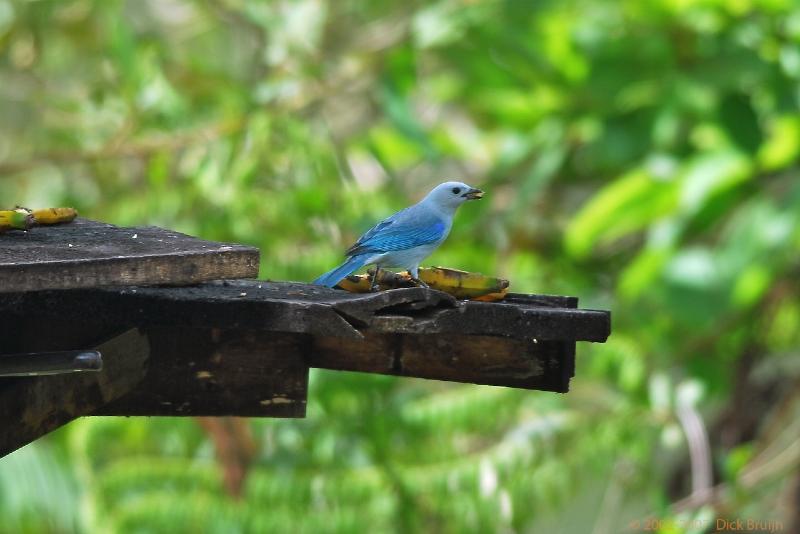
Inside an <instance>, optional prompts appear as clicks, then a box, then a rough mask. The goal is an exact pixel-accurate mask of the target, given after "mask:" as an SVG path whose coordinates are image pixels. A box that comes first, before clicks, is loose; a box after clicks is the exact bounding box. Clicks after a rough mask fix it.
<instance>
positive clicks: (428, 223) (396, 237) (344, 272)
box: [312, 182, 483, 291]
mask: <svg viewBox="0 0 800 534" xmlns="http://www.w3.org/2000/svg"><path fill="white" fill-rule="evenodd" d="M482 197H483V191H481V190H480V189H477V188H475V187H471V186H469V185H467V184H465V183H462V182H444V183H441V184H439V185H437V186H436V187H434V188H433V189H432V190H431V192H430V193H428V194H427V195H426V196H425V198H423V199H422V200H420V201H419V202H417V203H416V204H414V205H413V206H409V207H408V208H405V209H403V210H400V211H398V212H397V213H395V214H394V215H390V216H389V217H387V218H385V219H383V220H382V221H381V222H379V223H378V224H376V225H375V226H373V227H372V228H370V229H369V230H367V231H366V232H365V233H364V235H362V236H361V237H360V238H358V241H356V242H355V244H353V246H351V247H350V248H348V249H347V251H346V252H345V255H346V256H347V259H346V260H345V262H344V263H342V264H341V265H339V266H338V267H336V268H334V269H332V270H330V271H328V272H327V273H325V274H323V275H321V276H320V277H318V278H317V279H316V280H314V281H313V282H312V284H315V285H319V286H325V287H334V286H335V285H336V284H338V283H339V282H340V281H341V280H342V279H343V278H344V277H346V276H348V275H350V274H352V273H354V272H355V271H357V270H358V269H360V268H362V267H364V266H365V265H375V273H374V274H373V276H372V280H371V287H372V290H373V291H375V290H376V289H377V285H376V282H377V280H378V272H379V271H380V269H381V268H387V267H396V268H400V269H404V270H407V271H408V272H409V274H410V275H411V279H412V280H413V282H414V283H415V284H417V285H418V286H421V287H428V286H427V284H425V282H423V281H422V280H420V279H419V264H420V262H421V261H422V260H424V259H425V258H427V257H428V256H430V255H431V253H432V252H433V251H434V250H436V249H437V248H439V245H441V244H442V243H443V242H444V240H445V239H447V235H448V234H449V233H450V228H451V227H452V225H453V216H454V215H455V213H456V210H457V209H458V208H459V206H461V205H462V204H464V203H465V202H467V201H469V200H478V199H480V198H482Z"/></svg>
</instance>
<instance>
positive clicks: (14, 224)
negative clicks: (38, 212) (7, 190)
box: [0, 208, 34, 232]
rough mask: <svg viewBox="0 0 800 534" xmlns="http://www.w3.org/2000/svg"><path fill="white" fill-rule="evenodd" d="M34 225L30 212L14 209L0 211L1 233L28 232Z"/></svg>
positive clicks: (23, 209)
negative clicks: (7, 231)
mask: <svg viewBox="0 0 800 534" xmlns="http://www.w3.org/2000/svg"><path fill="white" fill-rule="evenodd" d="M33 224H34V219H33V216H32V215H31V212H30V210H26V209H25V208H14V209H13V210H0V232H4V231H6V230H11V229H16V230H27V229H28V228H30V227H31V226H33Z"/></svg>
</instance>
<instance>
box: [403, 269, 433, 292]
mask: <svg viewBox="0 0 800 534" xmlns="http://www.w3.org/2000/svg"><path fill="white" fill-rule="evenodd" d="M408 274H410V275H411V281H412V282H414V283H415V284H417V287H426V288H428V289H430V286H428V284H426V283H425V282H423V281H422V280H420V279H419V266H416V267H414V268H412V269H409V270H408Z"/></svg>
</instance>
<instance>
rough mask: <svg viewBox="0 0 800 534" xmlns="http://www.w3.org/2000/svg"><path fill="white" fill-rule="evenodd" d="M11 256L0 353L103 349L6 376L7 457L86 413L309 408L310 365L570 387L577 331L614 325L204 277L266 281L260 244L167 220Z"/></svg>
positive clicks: (97, 227)
mask: <svg viewBox="0 0 800 534" xmlns="http://www.w3.org/2000/svg"><path fill="white" fill-rule="evenodd" d="M134 235H135V236H136V238H135V239H134ZM9 236H10V237H9ZM73 238H74V239H73ZM69 244H73V246H72V247H69V246H68V245H69ZM73 249H76V250H73ZM0 252H2V255H0V316H2V317H3V321H0V353H6V354H9V353H34V352H52V351H87V350H92V349H98V350H100V352H101V353H102V358H103V369H102V370H101V371H97V372H93V373H73V374H66V375H56V376H39V377H12V378H3V379H0V426H2V427H3V428H7V429H12V430H11V431H9V432H3V433H0V455H3V454H5V453H7V452H10V451H11V450H14V449H15V448H18V447H20V446H22V445H24V444H25V443H28V442H29V441H31V440H32V439H35V438H36V437H38V436H40V435H42V434H44V433H46V432H49V431H51V430H53V429H54V428H57V427H58V426H60V425H62V424H65V423H66V422H68V421H70V420H71V419H73V418H75V417H80V416H83V415H120V416H130V415H148V416H159V415H163V416H166V415H170V416H175V415H179V416H220V415H237V416H251V417H303V416H304V415H305V410H306V398H307V387H308V371H309V368H310V367H318V368H324V369H334V370H341V371H355V372H366V373H380V374H389V375H398V376H409V377H419V378H428V379H436V380H447V381H454V382H468V383H475V384H487V385H496V386H508V387H517V388H525V389H533V390H543V391H555V392H567V391H568V390H569V383H570V379H571V378H572V376H573V375H574V371H575V346H576V342H577V341H592V342H604V341H605V340H606V338H607V337H608V335H609V334H610V329H611V323H610V314H609V312H606V311H598V310H586V309H580V308H578V300H577V299H576V298H574V297H563V296H550V295H520V294H513V293H512V294H509V295H508V296H507V298H506V299H505V300H504V301H503V302H499V303H487V302H473V301H459V300H456V299H455V298H453V297H452V296H450V295H447V294H445V293H442V292H439V291H435V290H431V289H427V288H407V289H395V290H390V291H382V292H378V293H367V294H352V293H347V292H345V291H340V290H333V289H328V288H323V287H318V286H312V285H309V284H304V283H291V282H270V281H259V280H251V279H238V280H233V279H227V280H220V281H207V280H208V279H213V278H225V277H227V278H231V277H237V278H244V277H252V276H255V274H256V271H257V268H258V252H257V251H256V250H255V249H251V248H249V247H243V246H239V245H225V244H221V243H211V242H207V241H202V240H199V239H195V238H192V237H189V236H184V235H182V234H178V233H176V232H171V231H167V230H161V229H158V228H132V229H122V228H116V227H113V226H111V225H106V224H102V223H95V222H92V221H86V220H78V221H77V222H76V223H75V224H71V225H64V226H58V227H52V228H36V229H34V230H32V231H30V232H27V233H22V232H17V233H10V232H9V233H7V234H2V235H0ZM132 284H137V285H132ZM188 284H192V285H188ZM115 286H122V287H115Z"/></svg>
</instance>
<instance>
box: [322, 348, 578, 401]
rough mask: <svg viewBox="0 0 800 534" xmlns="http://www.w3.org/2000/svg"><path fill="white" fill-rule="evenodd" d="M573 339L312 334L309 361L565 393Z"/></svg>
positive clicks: (347, 368)
mask: <svg viewBox="0 0 800 534" xmlns="http://www.w3.org/2000/svg"><path fill="white" fill-rule="evenodd" d="M565 345H569V346H571V347H572V350H573V352H572V355H573V356H574V346H575V343H574V342H571V343H567V342H560V341H540V342H533V341H526V340H517V339H508V338H501V337H488V336H461V335H421V336H420V335H385V334H368V335H366V336H365V338H364V339H363V340H351V339H344V338H333V337H329V338H325V337H321V338H315V339H314V340H313V344H312V346H311V351H310V355H309V360H308V362H309V365H311V366H312V367H319V368H323V369H335V370H340V371H357V372H363V373H379V374H389V375H398V376H409V377H417V378H428V379H435V380H447V381H452V382H467V383H473V384H485V385H493V386H507V387H517V388H525V389H536V390H543V391H555V392H561V393H565V392H567V391H568V390H569V379H570V378H571V376H572V374H571V373H572V369H573V368H574V367H573V361H572V360H570V359H569V358H565V357H564V355H565V354H570V352H569V350H570V349H569V346H566V347H565Z"/></svg>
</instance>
